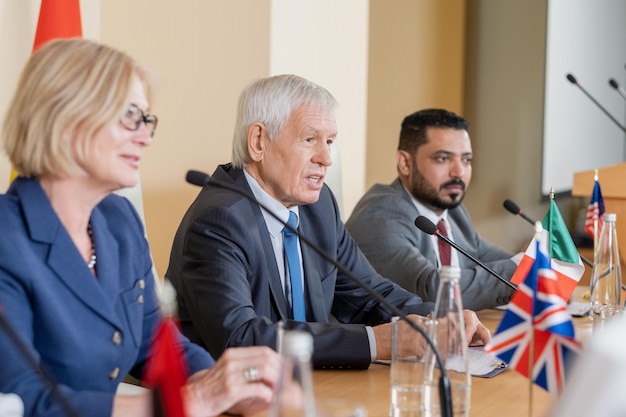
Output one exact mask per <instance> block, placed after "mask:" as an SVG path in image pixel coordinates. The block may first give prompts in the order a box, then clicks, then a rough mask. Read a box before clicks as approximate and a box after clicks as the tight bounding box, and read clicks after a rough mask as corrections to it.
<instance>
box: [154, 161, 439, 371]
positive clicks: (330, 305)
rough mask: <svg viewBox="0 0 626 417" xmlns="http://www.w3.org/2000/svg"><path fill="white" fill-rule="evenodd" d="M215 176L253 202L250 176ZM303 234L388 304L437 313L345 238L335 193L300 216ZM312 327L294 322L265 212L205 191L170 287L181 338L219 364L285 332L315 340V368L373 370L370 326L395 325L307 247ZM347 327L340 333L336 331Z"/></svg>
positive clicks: (181, 239) (178, 243)
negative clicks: (281, 325)
mask: <svg viewBox="0 0 626 417" xmlns="http://www.w3.org/2000/svg"><path fill="white" fill-rule="evenodd" d="M213 176H214V177H215V178H217V179H219V180H221V181H224V182H227V183H229V184H231V185H234V186H236V187H239V188H241V189H242V190H243V191H244V192H246V193H248V194H250V195H252V191H251V190H250V187H249V186H248V183H247V181H246V179H245V176H244V173H243V170H241V169H236V168H233V167H232V166H231V165H230V164H228V165H222V166H220V167H218V168H217V170H216V171H215V173H214V174H213ZM298 210H299V213H300V216H299V217H300V225H299V228H298V230H299V232H300V233H301V234H303V235H304V236H306V237H308V238H309V239H310V240H312V241H313V242H314V243H315V244H316V245H317V246H319V247H320V248H321V249H322V250H323V251H325V252H326V253H327V254H330V255H331V256H333V257H335V258H336V260H337V261H338V262H339V263H340V264H341V265H344V266H345V267H346V268H347V269H348V270H350V271H351V272H353V273H354V275H356V276H357V277H359V278H361V279H362V280H363V281H364V282H365V283H366V284H367V285H369V286H370V287H371V288H373V289H374V290H375V291H377V292H379V293H380V294H382V295H384V296H385V297H386V299H387V300H388V301H390V302H391V303H392V304H394V305H396V306H397V307H398V308H399V309H400V310H402V311H403V312H404V313H416V314H422V315H426V314H428V313H429V312H430V311H431V310H432V303H422V301H421V299H420V298H419V297H417V296H416V295H414V294H411V293H410V292H408V291H406V290H404V289H402V288H401V287H400V286H398V285H396V284H394V283H392V282H391V281H389V280H387V279H385V278H383V277H382V276H380V275H379V274H378V273H376V271H374V269H373V268H372V267H371V266H370V264H369V263H368V261H367V260H366V258H365V256H364V255H363V254H362V253H361V251H360V250H359V249H358V248H357V246H356V244H355V243H354V241H353V240H352V238H351V237H350V235H349V234H348V233H347V231H346V229H345V228H344V225H343V223H342V221H341V219H340V215H339V209H338V207H337V203H336V201H335V198H334V196H333V195H332V193H331V191H330V189H329V188H328V187H327V186H324V188H323V189H322V192H321V194H320V198H319V200H318V202H316V203H315V204H309V205H304V206H300V207H299V208H298ZM301 247H302V260H303V265H304V276H305V288H304V292H305V294H304V295H305V305H306V314H307V321H308V322H307V323H301V322H295V321H293V320H289V316H290V308H289V307H288V302H287V299H286V297H285V295H284V291H283V287H282V283H281V280H280V276H279V273H278V267H277V265H276V258H275V257H274V252H273V249H272V244H271V240H270V236H269V232H268V230H267V227H266V224H265V220H264V219H263V215H262V213H261V210H260V208H259V206H258V204H255V203H253V202H251V201H250V200H249V199H246V198H245V197H243V196H241V195H240V194H238V193H236V192H234V191H231V190H227V189H223V188H219V187H217V186H214V185H211V184H209V185H207V186H205V187H204V188H203V189H202V191H201V192H200V194H199V195H198V197H197V198H196V200H195V201H194V202H193V204H192V205H191V207H190V208H189V210H188V211H187V213H186V214H185V217H184V218H183V220H182V222H181V225H180V227H179V229H178V231H177V233H176V236H175V238H174V245H173V247H172V254H171V257H170V264H169V267H168V270H167V273H166V277H167V278H168V279H169V280H170V281H171V282H172V284H173V285H174V287H175V288H176V290H177V293H178V312H179V318H180V322H181V326H182V330H183V333H184V334H185V335H186V336H188V337H189V338H190V340H191V341H193V342H195V343H198V344H200V345H203V346H205V347H206V348H207V349H208V350H209V352H211V354H212V355H213V356H214V357H218V356H220V355H221V354H222V353H223V352H224V350H225V349H226V348H228V347H231V346H251V345H266V346H270V347H275V346H276V329H277V322H279V321H281V320H286V323H285V327H286V328H295V329H302V330H306V331H308V332H310V333H312V334H313V339H314V353H313V363H314V366H316V367H348V368H349V367H352V368H367V367H368V366H369V363H370V361H371V355H370V348H369V344H368V337H367V332H366V330H365V325H377V324H381V323H384V322H388V321H390V320H391V316H392V314H391V312H390V311H388V310H386V309H385V308H383V307H381V306H380V305H379V303H378V302H376V301H375V300H373V299H372V298H371V296H369V295H368V294H367V292H366V291H364V290H363V289H361V288H360V287H358V285H356V284H355V283H353V282H352V280H351V279H350V278H349V277H347V276H345V275H344V274H342V273H341V272H340V271H338V270H337V268H336V267H335V266H333V265H332V264H331V263H329V262H327V261H326V260H325V259H324V258H323V257H322V256H320V255H319V254H318V253H316V252H315V251H314V250H313V249H312V248H311V247H309V246H308V245H306V244H305V243H301ZM337 322H339V323H337Z"/></svg>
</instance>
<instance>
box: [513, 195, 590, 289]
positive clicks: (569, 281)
mask: <svg viewBox="0 0 626 417" xmlns="http://www.w3.org/2000/svg"><path fill="white" fill-rule="evenodd" d="M542 226H543V228H544V229H545V230H547V232H548V236H549V240H548V249H547V253H548V254H549V256H550V261H551V267H552V269H553V270H554V272H555V274H556V277H557V278H556V281H557V283H556V292H557V294H558V295H560V296H561V298H563V299H564V300H569V298H570V296H571V295H572V292H574V288H576V285H577V284H578V281H580V278H581V277H582V276H583V273H584V272H585V266H584V265H583V263H582V260H581V259H580V255H579V254H578V249H576V245H575V244H574V241H573V240H572V236H571V235H570V233H569V231H568V230H567V226H566V225H565V221H563V217H561V213H560V212H559V208H558V207H557V205H556V203H555V202H554V192H551V193H550V208H549V209H548V213H547V214H546V216H545V217H544V218H543V222H542ZM535 253H536V248H535V245H534V242H531V244H530V245H528V248H527V249H526V253H525V254H524V257H523V258H522V260H521V262H520V264H519V265H518V266H517V269H516V270H515V273H513V277H512V278H511V282H513V283H515V284H518V285H519V284H520V283H521V282H523V281H524V279H525V278H526V276H527V275H528V272H529V271H530V269H531V267H532V265H533V262H534V261H535Z"/></svg>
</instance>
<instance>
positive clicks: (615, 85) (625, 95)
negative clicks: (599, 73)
mask: <svg viewBox="0 0 626 417" xmlns="http://www.w3.org/2000/svg"><path fill="white" fill-rule="evenodd" d="M609 85H610V86H611V87H613V88H614V89H615V90H617V92H618V93H619V95H620V96H622V98H623V99H624V100H626V91H625V90H624V89H623V88H622V87H620V85H619V84H618V83H617V81H615V80H614V79H613V78H611V79H610V80H609Z"/></svg>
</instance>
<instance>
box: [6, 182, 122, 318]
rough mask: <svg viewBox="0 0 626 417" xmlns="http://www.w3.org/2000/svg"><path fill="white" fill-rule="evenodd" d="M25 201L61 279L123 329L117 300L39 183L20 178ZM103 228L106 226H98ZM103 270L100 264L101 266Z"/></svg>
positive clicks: (34, 232) (34, 234)
mask: <svg viewBox="0 0 626 417" xmlns="http://www.w3.org/2000/svg"><path fill="white" fill-rule="evenodd" d="M18 180H19V183H17V184H15V187H16V190H17V193H18V195H19V196H20V200H21V202H22V211H23V213H24V218H25V221H26V224H27V227H28V230H29V233H30V238H31V239H32V240H33V241H36V242H40V243H43V244H47V245H48V246H49V251H48V257H47V259H46V260H45V261H46V262H47V263H48V265H49V266H50V269H51V270H52V271H53V272H54V273H55V274H56V276H57V277H58V279H59V280H60V281H61V282H63V283H64V284H65V286H66V287H67V288H68V290H69V291H71V292H72V293H73V294H74V295H75V296H76V297H77V298H78V299H79V300H80V301H81V302H82V303H83V304H85V306H87V307H88V308H90V309H91V310H93V311H94V312H95V313H97V314H98V315H100V316H101V317H102V318H103V319H105V320H107V321H109V322H110V323H112V324H114V325H115V326H119V327H121V323H120V322H119V320H117V316H116V314H115V312H114V311H113V304H112V303H114V302H115V300H110V299H109V297H107V296H106V295H105V292H104V290H103V288H102V286H101V285H100V283H99V281H98V280H97V279H96V278H95V277H94V276H93V274H92V273H91V271H90V270H89V268H88V267H87V265H86V264H85V261H84V260H83V258H82V256H81V255H80V253H79V252H78V249H77V248H76V246H75V245H74V242H73V241H72V239H71V238H70V236H69V234H68V233H67V231H66V230H65V228H64V227H63V225H62V224H61V222H60V220H59V218H58V217H57V215H56V213H55V212H54V210H53V209H52V206H51V205H50V202H49V200H48V198H47V196H46V195H45V193H44V192H43V189H42V188H41V186H40V185H39V182H38V181H36V180H28V179H20V178H18V179H16V180H15V181H18ZM98 228H99V229H103V227H102V226H99V227H98ZM98 267H100V264H98Z"/></svg>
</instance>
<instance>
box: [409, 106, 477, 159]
mask: <svg viewBox="0 0 626 417" xmlns="http://www.w3.org/2000/svg"><path fill="white" fill-rule="evenodd" d="M429 127H434V128H450V129H457V130H465V131H466V132H467V133H469V122H468V121H467V120H465V119H464V118H462V117H461V116H459V115H457V114H454V113H452V112H450V111H447V110H443V109H425V110H420V111H417V112H415V113H413V114H410V115H408V116H407V117H405V118H404V120H403V121H402V127H401V129H400V141H399V143H398V150H402V151H407V152H409V153H410V154H414V153H415V152H417V148H419V147H420V146H422V145H423V144H425V143H426V142H428V137H427V136H426V133H427V130H428V128H429Z"/></svg>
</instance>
